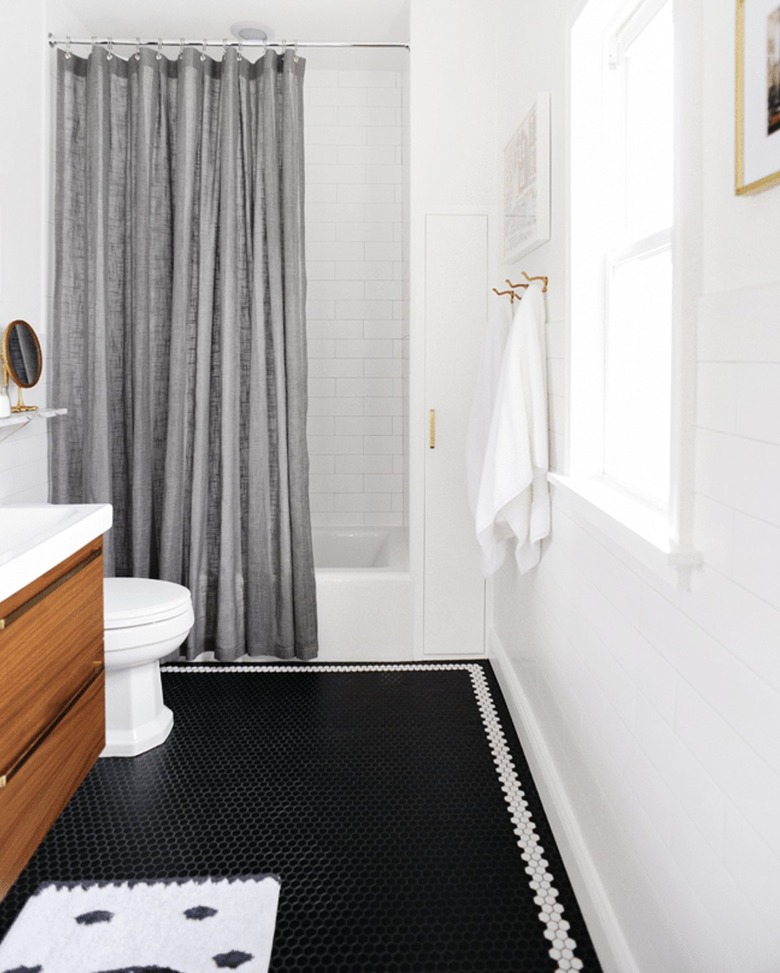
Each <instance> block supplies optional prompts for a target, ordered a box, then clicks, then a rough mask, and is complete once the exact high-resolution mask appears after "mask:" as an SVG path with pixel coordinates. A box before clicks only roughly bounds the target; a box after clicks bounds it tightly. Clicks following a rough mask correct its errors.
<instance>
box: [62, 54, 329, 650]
mask: <svg viewBox="0 0 780 973" xmlns="http://www.w3.org/2000/svg"><path fill="white" fill-rule="evenodd" d="M57 57H58V95H57V158H56V188H55V277H54V307H53V317H52V334H53V341H52V349H51V359H52V371H51V374H52V380H51V381H52V389H51V398H52V401H53V402H56V403H57V405H64V406H67V408H68V417H67V419H66V420H64V421H63V422H62V423H60V424H58V427H57V429H56V430H54V428H53V427H52V431H51V433H50V435H51V442H50V446H51V448H50V463H51V483H52V489H51V496H52V500H53V501H54V502H56V503H67V502H85V503H92V502H110V503H112V504H113V506H114V528H113V531H112V535H111V538H110V542H109V544H108V546H107V559H108V570H109V571H111V572H113V573H116V574H117V575H133V576H138V577H141V576H143V577H159V578H163V579H166V580H170V581H176V582H179V583H181V584H185V585H187V587H189V588H190V590H191V591H192V595H193V601H194V605H195V616H196V621H195V628H194V629H193V633H192V635H191V637H190V639H189V641H188V647H187V654H188V655H189V656H190V657H191V656H193V655H195V654H197V653H198V652H201V651H203V650H213V651H214V652H215V653H216V657H217V658H220V659H234V658H236V657H238V656H240V655H242V654H244V653H249V654H250V655H260V654H271V655H275V656H277V657H279V658H284V659H289V658H299V659H308V658H311V657H313V656H315V655H316V652H317V621H316V602H315V587H314V569H313V560H312V544H311V525H310V516H309V499H308V454H307V448H306V407H307V393H306V378H307V376H306V371H307V365H306V333H305V312H304V303H305V290H306V280H305V268H304V240H303V205H304V174H303V117H302V116H303V109H302V101H303V98H302V86H303V73H304V61H303V59H302V58H297V57H296V56H295V55H294V54H293V52H291V51H289V52H286V53H285V54H284V55H283V56H278V55H277V54H275V53H274V52H271V51H269V52H268V53H266V54H265V56H264V57H262V58H261V59H260V60H259V61H257V62H256V63H255V64H251V63H250V62H248V61H247V60H246V59H245V58H241V57H240V56H239V55H238V53H237V52H236V51H235V50H231V51H228V52H227V53H226V56H225V57H224V59H223V60H222V61H215V60H212V59H211V58H209V57H206V58H203V57H201V54H200V52H199V51H197V50H194V49H192V48H186V49H185V50H184V52H183V54H182V55H181V56H180V57H179V58H178V59H177V60H169V59H168V58H166V57H158V56H157V54H156V53H155V52H154V51H152V50H148V49H147V50H143V51H142V52H141V53H140V58H137V57H135V56H133V57H131V58H130V60H129V61H124V60H122V59H120V58H118V57H109V56H108V52H107V51H106V50H105V49H95V50H93V52H92V54H91V55H90V56H89V58H87V59H84V58H79V57H76V56H71V57H68V56H67V55H66V54H65V53H64V52H62V51H58V54H57Z"/></svg>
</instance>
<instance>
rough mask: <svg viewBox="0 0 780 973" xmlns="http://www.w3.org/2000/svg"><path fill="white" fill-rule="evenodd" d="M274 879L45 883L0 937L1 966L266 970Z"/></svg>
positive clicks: (13, 969) (16, 969)
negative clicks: (3, 937)
mask: <svg viewBox="0 0 780 973" xmlns="http://www.w3.org/2000/svg"><path fill="white" fill-rule="evenodd" d="M278 902H279V879H278V878H276V876H274V875H250V876H245V877H242V878H208V879H185V880H172V881H148V882H146V881H143V882H141V881H129V882H83V883H80V884H77V883H74V882H67V883H66V882H49V883H46V884H45V885H41V886H39V888H38V889H37V890H36V892H35V893H34V894H33V895H31V896H30V898H29V899H28V900H27V903H26V904H25V906H24V908H23V909H22V911H21V912H20V913H19V916H18V917H17V919H16V922H15V923H14V924H13V926H12V927H11V929H10V930H9V931H8V934H7V936H6V937H5V939H4V940H3V942H2V943H0V973H75V971H76V970H78V971H79V973H101V971H111V973H146V971H149V973H151V971H152V970H155V971H158V973H207V971H210V970H214V971H218V970H240V971H241V973H267V970H268V965H269V963H270V960H271V947H272V945H273V938H274V928H275V925H276V909H277V905H278Z"/></svg>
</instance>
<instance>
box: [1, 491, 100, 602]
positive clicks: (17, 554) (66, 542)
mask: <svg viewBox="0 0 780 973" xmlns="http://www.w3.org/2000/svg"><path fill="white" fill-rule="evenodd" d="M112 523H113V508H112V507H111V504H110V503H79V504H52V503H28V504H18V505H17V504H8V505H2V506H0V601H4V600H5V599H6V598H9V597H10V596H11V595H13V594H15V593H16V592H17V591H19V590H20V589H21V588H24V587H25V585H28V584H30V582H31V581H35V579H36V578H39V577H40V576H41V575H42V574H45V573H46V572H47V571H49V570H51V568H53V567H55V566H56V565H57V564H59V563H60V561H64V560H65V558H68V557H70V556H71V554H75V553H76V551H78V550H79V549H80V548H82V547H84V545H85V544H88V543H89V542H90V541H92V540H94V539H95V538H96V537H99V536H100V535H101V534H103V533H105V531H107V530H108V529H109V528H110V527H111V524H112Z"/></svg>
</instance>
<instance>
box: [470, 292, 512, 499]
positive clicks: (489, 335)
mask: <svg viewBox="0 0 780 973" xmlns="http://www.w3.org/2000/svg"><path fill="white" fill-rule="evenodd" d="M511 323H512V307H511V305H510V303H509V301H507V300H505V299H504V298H498V299H497V300H495V301H492V302H491V304H490V312H489V315H488V321H487V327H486V328H485V337H484V339H483V342H482V352H481V354H480V359H479V365H478V367H477V378H476V382H475V385H474V398H473V400H472V403H471V414H470V415H469V426H468V430H467V432H466V486H467V489H468V496H469V505H470V506H471V512H472V514H474V515H475V516H476V513H477V499H478V497H479V484H480V482H481V481H482V470H483V468H484V466H485V450H486V449H487V444H488V437H489V436H490V423H491V421H492V419H493V408H494V406H495V404H496V389H497V388H498V381H499V378H500V376H501V363H502V362H503V360H504V349H505V348H506V339H507V337H508V336H509V325H510V324H511Z"/></svg>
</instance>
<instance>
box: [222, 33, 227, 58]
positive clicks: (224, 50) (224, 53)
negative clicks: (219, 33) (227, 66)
mask: <svg viewBox="0 0 780 973" xmlns="http://www.w3.org/2000/svg"><path fill="white" fill-rule="evenodd" d="M222 60H223V61H226V60H227V37H223V38H222Z"/></svg>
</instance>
